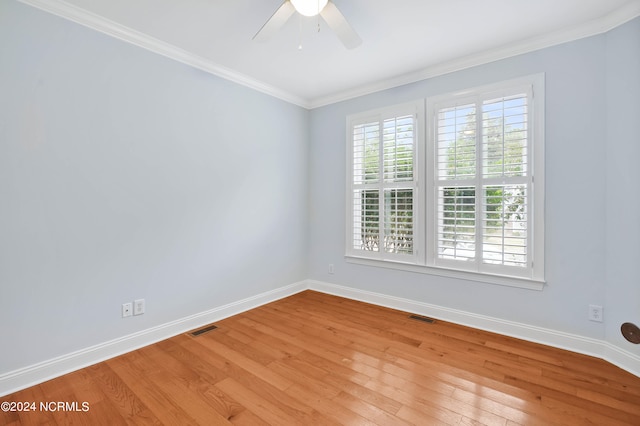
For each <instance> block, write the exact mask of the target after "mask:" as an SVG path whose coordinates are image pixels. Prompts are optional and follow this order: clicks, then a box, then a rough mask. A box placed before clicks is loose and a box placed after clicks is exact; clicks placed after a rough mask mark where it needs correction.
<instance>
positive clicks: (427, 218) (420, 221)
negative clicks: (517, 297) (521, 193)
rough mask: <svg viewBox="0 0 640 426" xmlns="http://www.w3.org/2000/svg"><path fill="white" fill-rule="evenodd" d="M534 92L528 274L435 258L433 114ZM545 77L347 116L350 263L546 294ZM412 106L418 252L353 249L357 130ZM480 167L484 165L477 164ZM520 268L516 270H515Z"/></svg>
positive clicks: (531, 98) (530, 132)
mask: <svg viewBox="0 0 640 426" xmlns="http://www.w3.org/2000/svg"><path fill="white" fill-rule="evenodd" d="M522 88H527V90H530V96H529V97H528V104H527V108H528V128H527V131H528V139H529V140H530V143H529V144H528V145H529V146H528V154H527V155H528V159H527V161H528V167H529V168H530V170H531V172H530V174H531V182H530V183H529V184H528V185H529V186H528V188H529V191H530V193H529V195H528V196H527V197H528V202H529V203H530V205H529V207H528V208H529V212H528V215H529V216H530V219H529V221H528V226H527V228H528V229H527V232H528V234H527V244H528V248H527V250H528V251H527V256H528V257H527V261H528V263H529V265H528V267H527V268H526V273H520V274H516V273H513V272H512V271H510V268H509V267H498V268H494V267H491V266H490V267H489V268H482V269H480V268H469V267H468V266H469V265H463V266H465V267H463V268H461V267H459V266H457V265H456V262H453V263H452V262H442V261H437V260H436V256H435V253H436V251H435V250H436V249H435V247H436V244H437V241H436V240H437V229H436V227H437V221H436V207H435V206H436V204H435V202H436V201H437V196H436V193H435V191H436V187H437V186H436V182H435V169H436V163H435V155H436V153H435V151H434V149H435V133H434V132H435V127H436V126H435V122H434V117H435V115H434V114H437V108H438V106H440V105H443V104H446V103H451V102H459V101H463V100H465V99H471V98H474V99H475V98H477V97H482V98H485V99H488V96H487V95H489V94H491V93H493V94H499V93H503V94H514V93H515V91H516V90H517V89H520V90H522ZM544 92H545V90H544V73H540V74H535V75H530V76H525V77H521V78H516V79H512V80H508V81H503V82H498V83H494V84H488V85H483V86H478V87H474V88H469V89H465V90H459V91H456V92H451V93H446V94H440V95H436V96H431V97H427V98H426V99H422V100H419V101H414V102H411V103H406V104H401V105H395V106H391V107H388V108H380V109H377V110H372V111H367V112H363V113H359V114H353V115H350V116H348V117H347V129H346V132H347V139H346V140H347V144H346V145H347V147H346V148H347V182H346V183H347V185H346V190H347V194H346V200H347V208H346V214H347V216H346V225H347V226H346V250H345V259H346V261H347V262H349V263H355V264H361V265H368V266H376V267H383V268H390V269H395V270H403V271H410V272H418V273H425V274H431V275H437V276H443V277H450V278H458V279H464V280H471V281H478V282H486V283H492V284H499V285H506V286H511V287H518V288H525V289H531V290H542V289H543V288H544V285H545V277H544V211H545V206H544V202H545V200H544V188H545V180H544V158H545V154H544V145H545V144H544V128H545V127H544V105H545V98H544ZM407 108H409V109H410V108H413V109H414V110H416V111H418V112H417V114H418V115H417V119H416V125H417V127H418V131H417V132H416V137H417V140H416V143H415V151H414V183H415V186H414V188H415V190H414V202H413V205H414V206H413V207H414V216H413V217H414V253H413V255H412V256H411V257H410V258H408V257H406V256H405V257H402V256H400V257H398V256H385V255H384V253H378V254H376V255H371V253H363V251H362V250H357V249H353V247H352V241H353V240H352V238H353V214H354V211H353V205H352V193H353V139H352V138H353V126H354V125H357V123H361V122H366V120H367V119H371V118H374V117H379V116H381V115H385V114H391V115H393V114H396V116H397V115H398V113H397V111H403V109H404V111H406V110H407ZM477 167H482V166H481V165H480V166H477ZM514 268H516V267H514Z"/></svg>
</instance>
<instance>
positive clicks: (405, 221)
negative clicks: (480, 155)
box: [347, 104, 419, 260]
mask: <svg viewBox="0 0 640 426" xmlns="http://www.w3.org/2000/svg"><path fill="white" fill-rule="evenodd" d="M418 109H419V106H418V105H417V104H411V105H404V106H400V107H395V108H391V109H389V110H385V111H381V112H379V113H377V114H373V115H368V116H367V117H366V118H362V119H357V118H356V119H354V120H352V121H351V123H350V126H349V129H350V135H349V139H350V142H351V143H350V153H349V154H350V158H351V164H350V170H349V172H350V173H349V174H350V177H351V179H350V180H351V184H350V193H349V197H350V199H349V200H348V203H349V205H350V212H349V217H348V224H349V225H350V226H349V230H350V231H349V235H348V237H347V238H348V241H347V251H348V253H351V254H353V255H357V256H364V257H372V258H389V259H393V258H397V259H405V260H406V259H412V258H415V254H416V248H415V232H416V223H415V218H416V215H415V212H416V202H415V195H416V192H415V191H416V186H417V173H416V172H415V170H416V153H417V149H416V146H417V130H418V129H417V121H418V113H417V110H418Z"/></svg>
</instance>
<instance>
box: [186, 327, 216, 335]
mask: <svg viewBox="0 0 640 426" xmlns="http://www.w3.org/2000/svg"><path fill="white" fill-rule="evenodd" d="M216 328H218V327H216V326H215V325H208V326H206V327H203V328H201V329H199V330H196V331H192V332H191V333H189V334H191V335H192V336H199V335H201V334H204V333H207V332H209V331H211V330H215V329H216Z"/></svg>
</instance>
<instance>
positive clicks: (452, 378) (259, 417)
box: [0, 291, 640, 426]
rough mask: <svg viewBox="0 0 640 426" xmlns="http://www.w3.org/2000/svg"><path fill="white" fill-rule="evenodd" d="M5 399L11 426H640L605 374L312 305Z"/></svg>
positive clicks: (630, 386)
mask: <svg viewBox="0 0 640 426" xmlns="http://www.w3.org/2000/svg"><path fill="white" fill-rule="evenodd" d="M215 325H216V326H217V328H216V329H213V330H211V331H209V332H207V333H204V334H201V335H199V336H197V337H194V336H192V335H191V334H188V333H185V334H181V335H178V336H174V337H172V338H170V339H167V340H165V341H162V342H158V343H156V344H154V345H151V346H148V347H145V348H142V349H139V350H137V351H133V352H130V353H128V354H125V355H122V356H120V357H116V358H113V359H110V360H107V361H105V362H103V363H99V364H96V365H94V366H90V367H87V368H84V369H81V370H78V371H76V372H73V373H70V374H68V375H65V376H62V377H59V378H57V379H54V380H51V381H49V382H45V383H42V384H40V385H37V386H33V387H31V388H28V389H25V390H23V391H20V392H16V393H14V394H12V395H7V396H6V397H3V398H0V402H4V401H14V402H15V401H22V402H24V401H33V402H35V403H37V404H39V403H40V402H43V403H46V402H48V401H54V402H55V401H62V402H63V403H64V402H68V403H73V402H74V401H76V402H79V403H81V402H83V401H84V402H87V403H88V404H89V407H90V409H89V410H88V411H86V412H78V411H74V410H60V411H53V412H49V411H42V410H39V411H34V412H25V411H23V412H16V411H9V412H0V424H3V425H4V424H7V425H21V426H22V425H46V424H49V425H67V424H78V425H83V424H86V425H119V424H135V425H139V424H158V425H177V424H179V425H211V424H213V425H222V424H234V425H252V426H262V425H278V426H280V425H331V426H333V425H353V424H357V425H361V424H362V425H368V424H370V425H384V426H387V425H407V424H416V425H469V426H470V425H490V426H494V425H505V426H517V425H520V426H523V425H526V426H537V425H540V426H550V425H563V426H564V425H578V426H580V425H607V426H617V425H621V426H622V425H638V424H639V423H638V418H640V378H638V377H636V376H634V375H632V374H629V373H627V372H625V371H623V370H621V369H620V368H618V367H615V366H613V365H611V364H608V363H606V362H605V361H602V360H599V359H596V358H592V357H588V356H585V355H581V354H575V353H571V352H567V351H562V350H559V349H555V348H550V347H547V346H544V345H539V344H536V343H532V342H526V341H522V340H518V339H514V338H510V337H507V336H501V335H498V334H494V333H489V332H485V331H482V330H477V329H471V328H468V327H464V326H460V325H457V324H451V323H447V322H445V321H440V320H436V321H435V322H433V323H425V322H422V321H417V320H414V319H410V313H408V312H402V311H397V310H393V309H389V308H385V307H380V306H374V305H370V304H366V303H361V302H357V301H353V300H348V299H344V298H340V297H337V296H332V295H327V294H322V293H318V292H313V291H304V292H301V293H298V294H296V295H294V296H291V297H287V298H284V299H281V300H278V301H276V302H273V303H270V304H267V305H264V306H260V307H258V308H255V309H252V310H250V311H247V312H244V313H242V314H239V315H235V316H232V317H229V318H226V319H224V320H221V321H219V322H218V323H216V324H215Z"/></svg>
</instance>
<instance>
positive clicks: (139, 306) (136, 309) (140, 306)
mask: <svg viewBox="0 0 640 426" xmlns="http://www.w3.org/2000/svg"><path fill="white" fill-rule="evenodd" d="M144 305H145V303H144V299H136V300H134V301H133V315H142V314H144Z"/></svg>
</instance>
